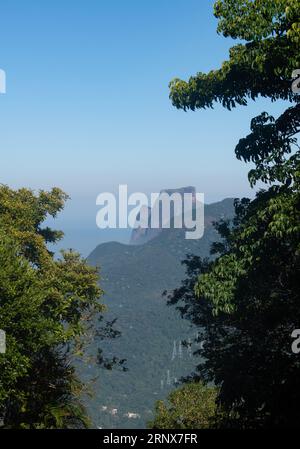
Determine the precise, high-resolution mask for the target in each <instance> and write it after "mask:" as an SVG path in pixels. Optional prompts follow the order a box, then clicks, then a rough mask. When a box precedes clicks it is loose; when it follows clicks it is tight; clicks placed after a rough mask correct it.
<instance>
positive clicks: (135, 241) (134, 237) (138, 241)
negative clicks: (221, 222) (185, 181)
mask: <svg viewBox="0 0 300 449" xmlns="http://www.w3.org/2000/svg"><path fill="white" fill-rule="evenodd" d="M163 193H166V194H167V195H169V196H171V195H173V194H174V193H177V194H179V195H180V196H181V198H183V196H184V194H192V196H193V204H194V205H195V204H196V189H195V187H190V186H189V187H181V188H179V189H164V190H161V191H160V194H163ZM144 208H145V209H147V210H148V217H149V218H148V227H147V228H141V227H138V228H136V229H133V230H132V233H131V239H130V244H131V245H142V244H144V243H147V242H150V240H153V239H154V238H155V237H156V236H157V235H159V234H160V233H161V232H162V227H160V228H157V229H153V228H151V226H150V223H151V212H152V211H151V208H150V207H145V206H143V207H142V208H141V211H142V210H144ZM140 213H141V212H140ZM137 218H138V219H140V216H139V215H138V217H137Z"/></svg>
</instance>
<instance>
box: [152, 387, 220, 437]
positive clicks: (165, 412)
mask: <svg viewBox="0 0 300 449" xmlns="http://www.w3.org/2000/svg"><path fill="white" fill-rule="evenodd" d="M216 398H217V389H216V388H215V387H207V386H205V385H203V384H202V383H201V382H194V383H189V384H186V385H184V386H182V387H180V388H178V389H177V390H174V391H172V392H171V393H170V394H169V396H168V398H167V401H165V402H164V401H158V402H157V404H156V409H155V411H156V416H155V419H154V421H152V422H150V423H149V427H150V428H152V429H211V428H213V427H216V426H217V422H216V420H217V419H218V417H217V413H218V411H217V406H216Z"/></svg>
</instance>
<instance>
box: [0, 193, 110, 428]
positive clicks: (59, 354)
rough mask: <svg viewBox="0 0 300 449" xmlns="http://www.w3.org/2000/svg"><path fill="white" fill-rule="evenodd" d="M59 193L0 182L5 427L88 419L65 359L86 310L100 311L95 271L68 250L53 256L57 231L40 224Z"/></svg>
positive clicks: (82, 335)
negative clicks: (52, 244) (49, 245)
mask: <svg viewBox="0 0 300 449" xmlns="http://www.w3.org/2000/svg"><path fill="white" fill-rule="evenodd" d="M65 199H66V195H65V194H64V193H63V192H61V191H60V190H59V189H53V190H52V192H49V193H47V192H40V193H39V195H34V193H33V192H31V191H30V190H27V189H21V190H19V191H13V190H11V189H9V188H8V187H6V186H1V187H0V328H1V329H2V330H4V331H5V332H6V347H7V350H6V353H5V354H0V412H1V416H3V417H4V425H5V427H8V428H10V427H12V428H24V427H25V428H45V427H47V428H56V427H59V428H61V427H82V426H87V425H88V419H87V416H86V413H85V411H84V409H83V407H82V405H81V403H80V400H79V399H80V395H81V392H82V389H83V385H82V384H81V383H80V382H79V380H78V379H77V376H76V374H75V370H74V367H73V364H72V361H73V360H74V357H76V355H79V354H80V352H81V351H82V347H83V344H84V340H85V339H86V337H87V332H89V331H90V327H89V325H88V323H89V321H90V319H91V317H93V316H95V315H96V314H99V313H101V312H102V311H103V305H102V304H101V303H100V302H99V297H100V295H101V293H102V292H101V289H100V288H99V286H98V273H97V271H96V270H95V269H94V268H91V267H89V266H88V265H87V264H86V262H85V261H84V260H83V259H81V258H80V256H79V254H77V253H75V252H64V253H62V255H61V258H60V259H58V260H55V259H54V258H53V255H52V253H50V252H49V251H48V249H47V242H55V241H56V240H57V239H58V238H60V237H61V233H59V232H57V231H52V230H51V229H49V228H45V229H43V228H42V223H43V221H44V220H45V218H46V217H47V215H48V214H50V215H52V216H55V215H56V214H57V212H59V211H60V210H61V209H62V208H63V205H64V201H65Z"/></svg>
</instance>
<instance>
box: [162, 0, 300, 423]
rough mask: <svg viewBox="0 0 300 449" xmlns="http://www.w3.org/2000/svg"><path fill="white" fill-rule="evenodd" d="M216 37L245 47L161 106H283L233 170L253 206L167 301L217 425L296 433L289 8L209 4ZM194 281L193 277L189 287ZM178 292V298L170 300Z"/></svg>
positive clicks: (232, 0)
mask: <svg viewBox="0 0 300 449" xmlns="http://www.w3.org/2000/svg"><path fill="white" fill-rule="evenodd" d="M215 15H216V17H217V18H218V19H219V25H218V32H219V33H222V34H223V35H224V36H225V37H231V38H233V39H238V40H239V41H246V42H245V43H238V44H237V45H236V46H234V47H233V48H232V49H231V50H230V57H229V60H228V61H225V62H224V63H223V65H222V67H221V68H220V69H218V70H216V71H212V72H210V73H208V74H202V73H199V74H197V75H196V76H194V77H192V78H190V80H189V82H184V81H180V80H178V79H176V80H173V81H172V82H171V85H170V87H171V92H170V96H171V99H172V102H173V104H174V105H175V106H176V107H178V108H182V109H184V110H187V109H192V110H195V109H197V108H206V107H212V106H213V104H214V103H215V102H220V103H221V104H222V105H223V106H224V107H226V108H228V109H231V108H233V107H237V106H239V105H241V106H245V105H246V104H247V102H248V100H249V99H252V100H255V99H256V98H258V97H259V96H262V97H267V98H270V99H271V100H273V101H275V100H277V99H283V100H288V101H289V104H288V105H287V108H286V110H285V111H283V113H282V114H281V115H280V117H278V118H277V119H276V118H274V117H273V116H272V115H270V114H268V113H267V112H263V113H262V114H260V115H259V116H258V117H255V118H253V120H252V122H251V129H250V133H249V135H248V136H246V137H244V138H242V139H240V141H239V142H238V144H237V146H236V148H235V153H236V156H237V158H238V159H240V160H243V161H244V162H246V163H248V162H251V163H252V164H253V166H254V168H252V169H251V170H250V172H249V181H250V184H251V185H252V186H255V185H256V183H257V182H262V183H265V185H266V187H265V189H264V190H259V191H258V192H257V193H256V197H255V199H254V200H253V201H250V200H248V199H242V200H236V202H235V207H236V218H235V219H234V221H233V222H232V223H228V222H225V221H221V222H220V223H217V224H216V227H217V230H218V231H219V233H220V236H221V239H222V240H221V241H220V242H217V243H215V244H214V245H213V247H212V254H213V256H214V258H213V260H212V261H211V262H207V261H201V260H195V259H191V260H190V261H188V266H189V267H190V270H191V271H190V272H189V273H188V274H189V277H188V279H187V281H186V282H185V283H184V284H183V286H182V287H181V289H177V290H175V292H173V294H171V297H170V301H171V302H173V303H174V302H175V303H176V302H178V301H179V302H180V301H183V305H182V306H180V308H181V311H182V313H183V314H184V315H185V316H186V317H188V318H190V319H192V320H193V322H194V323H195V324H197V325H198V326H199V327H200V328H201V329H204V330H205V338H206V344H205V346H204V350H203V351H202V355H203V356H204V359H205V362H204V363H203V364H201V365H200V366H199V367H198V370H199V372H198V375H199V376H200V377H201V378H202V379H204V380H205V381H207V382H209V381H213V382H214V383H215V384H216V385H217V386H218V387H219V388H220V390H219V394H218V398H217V402H218V404H219V405H220V406H221V407H222V410H225V412H226V419H225V418H223V425H224V426H236V427H241V428H245V427H276V426H282V427H289V426H296V425H297V424H298V422H299V419H300V415H299V411H298V403H299V400H300V396H299V378H300V360H299V357H297V355H295V354H294V353H293V352H292V350H291V343H292V339H291V334H292V332H293V330H294V329H297V328H299V327H300V307H299V306H300V296H299V286H300V285H299V279H300V264H299V255H300V191H299V181H300V166H299V157H300V153H299V145H298V133H299V131H300V109H299V104H300V101H299V100H300V98H299V95H298V94H297V93H296V92H294V91H293V90H292V73H293V72H294V70H295V69H298V68H300V60H299V58H300V2H299V1H298V0H284V1H283V0H253V1H250V0H219V1H217V2H216V3H215ZM195 276H196V278H195ZM182 289H183V290H182Z"/></svg>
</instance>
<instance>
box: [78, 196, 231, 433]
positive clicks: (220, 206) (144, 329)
mask: <svg viewBox="0 0 300 449" xmlns="http://www.w3.org/2000/svg"><path fill="white" fill-rule="evenodd" d="M233 214H234V210H233V200H232V199H225V200H223V201H221V202H218V203H214V204H209V205H205V232H204V236H203V237H202V238H201V239H200V240H186V239H185V232H184V230H182V229H161V230H159V232H158V233H157V234H156V235H154V236H153V235H152V236H151V239H150V240H148V241H146V243H144V244H137V240H138V239H136V238H134V239H133V240H134V242H135V244H134V245H124V244H121V243H116V242H110V243H104V244H101V245H99V246H98V247H97V248H96V249H95V250H94V251H93V252H92V253H91V254H90V256H89V257H88V261H89V262H90V264H92V265H95V266H100V267H101V278H102V279H101V286H102V288H103V289H104V291H105V302H106V303H107V305H108V309H109V312H108V313H107V314H106V315H107V317H106V318H108V319H113V318H115V317H117V318H118V321H117V328H118V329H119V330H120V331H121V332H122V336H121V337H120V338H118V339H116V340H113V341H109V342H108V343H106V344H104V349H105V350H106V352H108V353H110V354H111V355H117V356H119V357H121V358H126V359H127V366H128V369H129V370H128V372H125V373H122V372H119V371H111V372H102V371H101V374H100V378H99V380H98V381H97V383H96V389H95V390H96V396H95V397H94V398H93V399H91V400H90V401H89V404H88V407H89V410H90V413H91V415H92V418H93V421H94V425H95V426H99V427H103V428H117V427H122V428H138V427H144V426H145V423H146V422H147V421H149V420H150V419H151V418H152V415H151V413H152V412H153V407H154V403H155V401H156V400H157V399H160V398H163V397H165V396H166V394H167V393H168V391H169V390H170V389H171V388H174V382H175V383H176V379H179V378H180V377H181V376H183V375H186V374H189V373H190V372H191V371H192V370H193V368H194V365H195V360H194V358H193V357H191V356H190V355H191V354H190V351H189V350H188V348H187V347H185V346H184V345H182V343H181V341H184V340H187V339H189V338H191V337H193V336H194V334H195V330H194V329H192V328H191V327H190V325H189V324H188V323H187V322H186V321H184V320H182V319H181V318H180V316H179V314H178V312H177V311H176V310H174V309H173V308H172V307H168V306H167V305H166V303H165V299H164V298H163V297H162V292H163V291H164V290H171V289H174V288H176V287H177V286H178V285H179V283H180V281H181V280H182V279H183V278H184V269H183V267H182V265H181V261H182V260H183V259H185V258H186V255H187V254H195V255H199V256H202V257H208V256H209V250H210V246H211V243H212V242H214V241H216V240H217V239H218V235H217V233H216V231H215V229H214V227H213V225H212V223H213V221H217V220H219V219H220V218H231V217H233ZM142 239H143V237H142ZM85 369H86V373H85V374H86V375H89V376H91V377H92V376H93V374H95V373H96V369H95V367H94V366H90V367H89V368H88V367H86V368H85Z"/></svg>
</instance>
